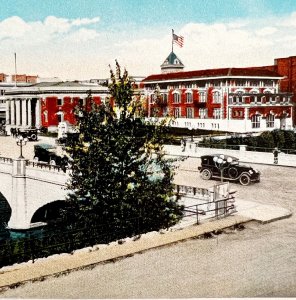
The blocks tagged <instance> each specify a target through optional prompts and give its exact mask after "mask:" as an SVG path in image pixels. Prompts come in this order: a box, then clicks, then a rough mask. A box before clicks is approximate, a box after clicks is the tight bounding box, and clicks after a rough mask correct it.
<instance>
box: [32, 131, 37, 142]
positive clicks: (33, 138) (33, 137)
mask: <svg viewBox="0 0 296 300" xmlns="http://www.w3.org/2000/svg"><path fill="white" fill-rule="evenodd" d="M30 139H31V140H32V141H37V135H36V134H35V133H33V134H31V136H30Z"/></svg>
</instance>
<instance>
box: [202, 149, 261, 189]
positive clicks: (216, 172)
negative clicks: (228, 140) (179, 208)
mask: <svg viewBox="0 0 296 300" xmlns="http://www.w3.org/2000/svg"><path fill="white" fill-rule="evenodd" d="M222 158H223V159H222ZM219 159H220V160H219ZM221 160H222V162H221ZM198 169H199V171H200V174H201V177H202V179H204V180H209V179H211V178H214V179H215V178H216V179H218V178H221V171H222V172H223V173H222V174H223V179H224V180H227V181H233V182H239V183H240V184H241V185H249V184H250V183H251V182H259V181H260V172H259V171H258V170H256V169H253V168H252V167H251V166H246V165H241V164H239V159H238V158H236V157H233V156H228V155H223V154H214V155H204V156H202V157H201V166H200V167H198Z"/></svg>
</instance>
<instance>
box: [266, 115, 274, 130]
mask: <svg viewBox="0 0 296 300" xmlns="http://www.w3.org/2000/svg"><path fill="white" fill-rule="evenodd" d="M266 127H267V128H271V127H274V115H272V114H269V115H267V117H266Z"/></svg>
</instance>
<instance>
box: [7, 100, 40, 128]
mask: <svg viewBox="0 0 296 300" xmlns="http://www.w3.org/2000/svg"><path fill="white" fill-rule="evenodd" d="M6 124H7V125H10V127H37V128H38V127H40V126H41V110H40V99H38V98H12V99H6Z"/></svg>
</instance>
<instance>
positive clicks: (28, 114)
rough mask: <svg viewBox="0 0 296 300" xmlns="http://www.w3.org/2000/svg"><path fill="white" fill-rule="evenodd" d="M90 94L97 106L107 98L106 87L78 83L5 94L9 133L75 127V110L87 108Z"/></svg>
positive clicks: (45, 84)
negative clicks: (81, 106)
mask: <svg viewBox="0 0 296 300" xmlns="http://www.w3.org/2000/svg"><path fill="white" fill-rule="evenodd" d="M89 91H91V94H92V97H93V99H94V101H95V102H96V103H98V104H100V103H101V102H102V101H105V98H106V96H107V95H108V88H107V87H104V86H99V85H98V84H81V83H78V82H43V83H38V84H34V85H31V86H29V87H17V88H15V89H10V90H8V91H6V93H5V100H6V126H7V130H8V131H9V129H10V128H11V127H13V128H29V127H36V128H40V127H47V128H48V130H49V131H56V130H57V127H58V124H59V122H64V121H65V122H68V123H69V124H70V125H71V124H74V123H75V117H74V113H73V111H74V108H75V106H76V105H77V104H78V103H79V102H82V103H84V104H85V101H86V98H87V96H88V92H89Z"/></svg>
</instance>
